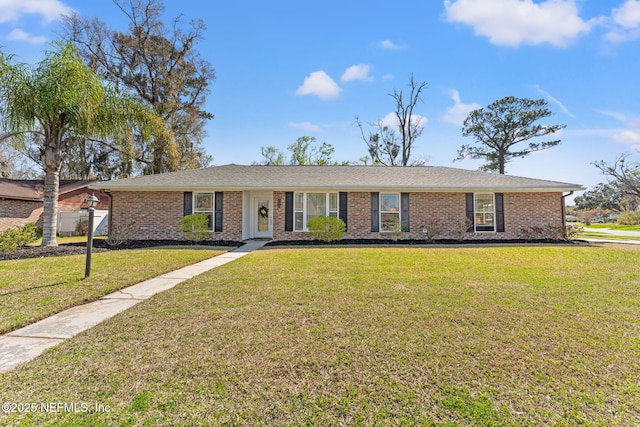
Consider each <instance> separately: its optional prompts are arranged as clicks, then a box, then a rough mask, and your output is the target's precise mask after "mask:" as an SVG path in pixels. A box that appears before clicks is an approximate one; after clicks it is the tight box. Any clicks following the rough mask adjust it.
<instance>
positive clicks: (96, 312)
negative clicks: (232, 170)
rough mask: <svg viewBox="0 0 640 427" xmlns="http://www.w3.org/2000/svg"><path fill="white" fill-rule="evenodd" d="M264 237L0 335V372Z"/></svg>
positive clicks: (255, 244) (233, 257)
mask: <svg viewBox="0 0 640 427" xmlns="http://www.w3.org/2000/svg"><path fill="white" fill-rule="evenodd" d="M266 243H267V241H264V240H251V241H248V242H247V243H245V244H244V245H243V246H241V247H239V248H237V249H235V250H233V251H230V252H226V253H224V254H221V255H218V256H215V257H213V258H209V259H206V260H204V261H200V262H198V263H196V264H192V265H189V266H186V267H183V268H181V269H179V270H175V271H171V272H169V273H166V274H163V275H161V276H158V277H155V278H153V279H149V280H145V281H144V282H141V283H138V284H137V285H133V286H130V287H128V288H125V289H121V290H119V291H116V292H114V293H112V294H109V295H105V296H104V297H102V298H100V299H99V300H97V301H94V302H91V303H88V304H83V305H79V306H76V307H73V308H70V309H68V310H65V311H63V312H60V313H58V314H56V315H53V316H51V317H48V318H46V319H43V320H40V321H39V322H36V323H33V324H31V325H29V326H25V327H24V328H21V329H17V330H15V331H13V332H9V333H8V334H6V335H2V336H0V372H6V371H8V370H10V369H13V368H14V367H16V366H17V365H19V364H21V363H25V362H28V361H30V360H32V359H35V358H36V357H37V356H39V355H40V354H41V353H42V352H43V351H45V350H46V349H48V348H50V347H53V346H56V345H58V344H60V343H61V342H63V341H64V340H65V339H68V338H71V337H73V336H74V335H77V334H79V333H80V332H82V331H84V330H86V329H89V328H91V327H93V326H95V325H97V324H98V323H100V322H102V321H104V320H106V319H108V318H110V317H112V316H115V315H116V314H118V313H120V312H122V311H124V310H126V309H128V308H131V307H133V306H134V305H136V304H137V303H139V302H140V301H144V300H146V299H149V298H151V297H152V296H153V295H155V294H157V293H158V292H162V291H166V290H167V289H171V288H173V287H174V286H176V285H177V284H178V283H181V282H184V281H185V280H187V279H190V278H192V277H194V276H197V275H199V274H201V273H204V272H205V271H209V270H211V269H213V268H216V267H219V266H221V265H224V264H226V263H228V262H231V261H234V260H236V259H238V258H241V257H243V256H245V255H246V254H248V253H250V252H252V251H254V250H256V249H259V248H261V247H262V246H264V245H265V244H266Z"/></svg>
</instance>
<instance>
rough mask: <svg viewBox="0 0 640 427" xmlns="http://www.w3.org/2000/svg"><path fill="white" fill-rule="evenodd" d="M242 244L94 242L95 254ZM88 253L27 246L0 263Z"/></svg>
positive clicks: (74, 247) (72, 247) (79, 248)
mask: <svg viewBox="0 0 640 427" xmlns="http://www.w3.org/2000/svg"><path fill="white" fill-rule="evenodd" d="M242 245H243V243H242V242H233V241H211V242H200V243H194V242H190V241H184V240H129V241H126V242H121V243H118V244H109V243H108V242H107V241H105V240H94V242H93V252H94V253H95V252H104V251H108V250H120V249H142V248H156V247H160V246H228V247H240V246H242ZM85 253H86V243H68V244H63V245H58V246H26V247H22V248H18V249H16V250H14V251H9V252H0V261H4V260H9V259H26V258H42V257H50V256H65V255H78V254H85Z"/></svg>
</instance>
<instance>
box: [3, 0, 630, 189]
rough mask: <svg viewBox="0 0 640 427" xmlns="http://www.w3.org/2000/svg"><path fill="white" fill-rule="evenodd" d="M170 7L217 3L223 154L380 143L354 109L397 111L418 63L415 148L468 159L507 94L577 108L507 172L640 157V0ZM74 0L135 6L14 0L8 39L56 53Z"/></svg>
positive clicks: (574, 171) (382, 113)
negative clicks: (483, 123)
mask: <svg viewBox="0 0 640 427" xmlns="http://www.w3.org/2000/svg"><path fill="white" fill-rule="evenodd" d="M166 6H167V11H166V16H167V19H168V20H169V19H170V18H173V17H175V16H177V15H178V14H183V15H184V21H185V23H186V22H188V20H189V19H192V18H202V19H203V20H204V21H205V23H206V25H207V31H206V33H205V40H204V41H203V42H202V43H201V44H199V45H198V46H197V49H198V50H199V52H200V53H201V55H202V56H203V57H204V58H205V59H207V60H209V61H210V62H211V64H212V65H213V67H214V68H215V70H216V75H217V78H216V80H215V82H213V84H212V85H211V90H212V92H211V94H210V95H209V97H208V102H207V109H208V110H209V111H210V112H212V113H213V114H215V119H213V120H212V121H211V122H210V123H209V125H208V126H207V133H208V135H207V137H206V139H205V143H204V144H205V148H206V150H207V151H208V153H209V154H211V155H213V156H214V163H215V164H227V163H240V164H249V163H250V162H252V161H259V160H260V159H261V156H260V147H261V146H267V145H273V146H276V147H278V148H281V149H285V148H286V146H287V145H289V144H291V143H292V142H294V141H295V140H296V139H297V138H298V137H300V136H303V135H309V136H314V137H316V138H317V140H318V144H320V143H321V142H328V143H330V144H332V145H333V146H334V147H335V155H334V158H335V159H336V160H358V159H359V158H361V157H362V156H364V155H366V153H367V152H366V146H365V143H364V142H363V141H362V139H361V137H360V133H359V130H358V128H357V127H356V126H355V125H354V118H355V116H359V117H360V119H361V121H363V122H365V123H368V122H374V121H377V120H378V119H383V118H385V117H386V116H387V115H388V114H389V113H391V112H392V111H393V108H394V101H393V99H392V98H391V97H390V96H389V95H388V94H389V93H391V92H393V90H394V88H395V89H398V90H402V89H405V88H406V87H407V86H406V85H407V83H408V80H409V76H410V75H411V74H413V75H414V76H415V79H416V80H417V81H426V82H427V83H428V87H427V89H426V90H425V91H424V93H423V99H424V103H422V104H418V106H417V107H416V110H415V113H417V114H418V115H420V116H421V117H422V119H423V120H424V121H425V123H426V125H425V130H424V133H423V135H422V136H421V138H420V139H418V141H417V145H416V146H415V148H414V151H413V153H414V156H417V157H422V158H425V159H427V160H428V164H430V165H434V166H452V167H459V168H465V169H476V168H477V167H478V166H479V165H480V162H479V161H473V160H463V161H458V162H455V163H454V162H453V159H454V158H455V157H456V151H457V149H458V148H459V147H460V146H461V145H462V144H465V143H470V142H472V140H471V139H470V138H463V137H462V136H461V126H462V121H463V120H464V117H466V115H467V114H468V113H469V111H471V110H472V109H475V108H479V107H484V106H486V105H488V104H490V103H491V102H493V101H495V100H497V99H500V98H502V97H504V96H509V95H511V96H516V97H526V98H534V99H535V98H544V99H546V100H547V101H548V102H549V103H550V106H551V108H552V110H553V111H554V113H555V114H554V116H552V117H551V118H550V119H548V120H547V122H548V123H561V124H566V125H567V127H566V129H564V130H563V131H562V132H561V134H560V136H559V137H560V138H561V139H562V144H561V145H560V146H558V147H554V148H552V149H550V150H547V151H543V152H539V153H536V154H534V155H531V156H529V157H527V158H525V159H517V160H514V161H513V162H512V163H510V164H508V165H507V173H509V174H512V175H520V176H528V177H533V178H541V179H551V180H557V181H564V182H571V183H577V184H582V185H585V186H588V187H592V186H593V185H595V184H597V183H598V182H602V181H604V180H605V177H603V176H602V175H600V174H599V171H598V170H597V169H596V168H595V167H593V166H592V165H591V162H593V161H597V160H606V161H613V160H614V159H615V158H616V157H617V156H618V155H620V154H622V153H631V154H632V159H633V160H635V161H638V160H640V90H639V86H640V85H639V83H638V76H640V59H639V58H640V55H639V54H640V1H639V0H575V1H571V0H548V1H531V0H445V1H435V0H429V1H406V0H399V1H396V2H381V1H377V0H369V1H366V2H365V1H356V2H349V1H335V0H325V1H323V2H312V3H306V2H303V3H301V2H298V1H276V2H263V1H236V2H210V1H207V2H205V1H180V2H178V1H174V0H166ZM71 10H75V11H77V12H78V13H80V14H81V15H84V16H89V17H93V16H99V17H100V18H101V19H102V20H103V21H105V22H106V23H107V24H108V25H109V26H110V27H114V28H121V29H124V28H125V26H126V21H125V19H124V18H123V16H122V14H121V13H120V12H119V10H118V9H117V8H116V7H115V5H114V4H112V3H111V2H110V1H107V0H102V1H86V0H67V1H63V0H0V46H3V50H4V51H5V52H6V53H13V54H16V55H17V56H19V57H20V58H21V59H22V60H23V61H25V62H29V63H34V62H37V61H39V60H40V59H42V52H43V50H45V49H47V48H48V43H49V42H50V41H52V40H53V39H55V38H56V35H57V34H59V32H60V28H59V16H60V14H63V13H68V12H70V11H71Z"/></svg>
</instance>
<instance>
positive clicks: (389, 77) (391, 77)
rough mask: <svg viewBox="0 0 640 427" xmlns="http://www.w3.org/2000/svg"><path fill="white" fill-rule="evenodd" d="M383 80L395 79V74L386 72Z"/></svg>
mask: <svg viewBox="0 0 640 427" xmlns="http://www.w3.org/2000/svg"><path fill="white" fill-rule="evenodd" d="M382 80H393V74H385V75H384V76H382Z"/></svg>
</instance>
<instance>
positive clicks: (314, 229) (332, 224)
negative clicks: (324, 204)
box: [307, 216, 347, 243]
mask: <svg viewBox="0 0 640 427" xmlns="http://www.w3.org/2000/svg"><path fill="white" fill-rule="evenodd" d="M307 228H308V229H309V231H310V232H311V237H313V238H314V239H317V240H322V241H323V242H327V243H329V242H333V241H336V240H342V239H343V238H344V233H345V232H346V231H347V226H346V225H345V223H344V221H342V220H341V219H339V218H336V217H334V216H314V217H313V218H311V219H310V220H309V222H307Z"/></svg>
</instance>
